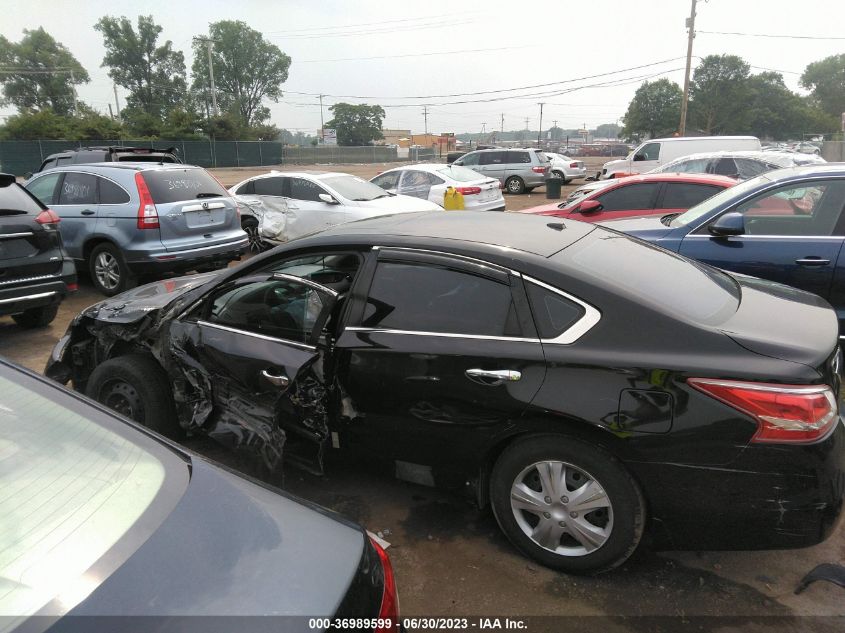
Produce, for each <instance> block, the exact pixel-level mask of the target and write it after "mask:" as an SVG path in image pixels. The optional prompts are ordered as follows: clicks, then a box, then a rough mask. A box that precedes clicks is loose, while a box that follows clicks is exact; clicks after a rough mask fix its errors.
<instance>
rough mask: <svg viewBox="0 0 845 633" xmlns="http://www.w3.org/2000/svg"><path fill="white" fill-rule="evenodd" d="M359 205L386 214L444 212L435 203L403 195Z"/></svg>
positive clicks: (377, 199)
mask: <svg viewBox="0 0 845 633" xmlns="http://www.w3.org/2000/svg"><path fill="white" fill-rule="evenodd" d="M357 204H359V205H361V207H363V208H365V209H378V210H379V211H383V212H384V213H412V212H414V211H442V210H443V209H442V208H441V207H439V206H437V205H436V204H434V203H433V202H429V201H428V200H421V199H420V198H415V197H413V196H403V195H401V194H399V195H395V196H387V197H384V198H376V199H375V200H366V201H361V202H358V203H357Z"/></svg>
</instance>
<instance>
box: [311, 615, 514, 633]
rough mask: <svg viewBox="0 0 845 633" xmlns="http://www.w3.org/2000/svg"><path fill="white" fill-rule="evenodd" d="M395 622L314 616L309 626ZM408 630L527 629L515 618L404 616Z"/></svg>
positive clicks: (325, 627) (333, 627)
mask: <svg viewBox="0 0 845 633" xmlns="http://www.w3.org/2000/svg"><path fill="white" fill-rule="evenodd" d="M392 624H393V622H392V621H390V620H387V619H378V620H364V619H360V618H355V619H331V618H312V619H310V620H309V621H308V626H309V628H312V629H319V630H335V631H342V630H355V629H361V628H374V629H390V628H392V626H391V625H392ZM402 626H403V628H404V629H405V630H406V631H409V632H410V631H420V630H421V631H441V630H442V631H446V630H472V629H476V630H480V631H483V630H496V629H500V630H526V629H527V628H528V626H527V625H526V623H525V621H524V620H520V619H515V618H486V617H485V618H424V617H423V618H402Z"/></svg>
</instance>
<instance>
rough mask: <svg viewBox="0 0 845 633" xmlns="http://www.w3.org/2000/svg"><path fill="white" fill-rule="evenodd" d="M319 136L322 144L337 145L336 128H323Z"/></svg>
mask: <svg viewBox="0 0 845 633" xmlns="http://www.w3.org/2000/svg"><path fill="white" fill-rule="evenodd" d="M321 132H322V134H320V136H321V137H322V139H323V145H337V130H336V129H334V128H323V129H322V130H321Z"/></svg>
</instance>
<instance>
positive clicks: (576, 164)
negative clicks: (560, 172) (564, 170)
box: [569, 162, 578, 169]
mask: <svg viewBox="0 0 845 633" xmlns="http://www.w3.org/2000/svg"><path fill="white" fill-rule="evenodd" d="M569 166H570V167H571V168H572V169H578V163H575V162H572V163H569Z"/></svg>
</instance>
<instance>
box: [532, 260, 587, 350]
mask: <svg viewBox="0 0 845 633" xmlns="http://www.w3.org/2000/svg"><path fill="white" fill-rule="evenodd" d="M520 277H522V279H523V281H525V282H527V283H532V284H535V285H537V286H540V287H541V288H545V289H546V290H548V291H550V292H553V293H555V294H558V295H560V296H561V297H564V298H565V299H568V300H569V301H572V302H573V303H577V304H578V305H579V306H581V307H582V308H584V316H582V317H581V318H580V319H578V320H577V321H576V322H575V323H573V324H572V325H570V326H569V327H568V328H567V329H566V330H564V331H563V332H561V333H560V334H559V335H558V336H556V337H555V338H541V339H540V341H541V342H542V343H551V344H554V345H571V344H572V343H574V342H575V341H577V340H578V339H579V338H581V337H582V336H584V335H585V334H586V333H587V332H589V331H590V330H591V329H592V328H593V327H594V326H595V325H596V324H597V323H598V322H599V321H601V312H600V311H599V310H598V309H597V308H595V307H593V306H592V305H590V304H589V303H587V302H586V301H582V300H581V299H579V298H578V297H575V296H573V295H571V294H569V293H568V292H564V291H563V290H561V289H560V288H555V287H554V286H550V285H549V284H547V283H545V282H542V281H540V280H539V279H534V278H533V277H529V276H527V275H522V274H520Z"/></svg>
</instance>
